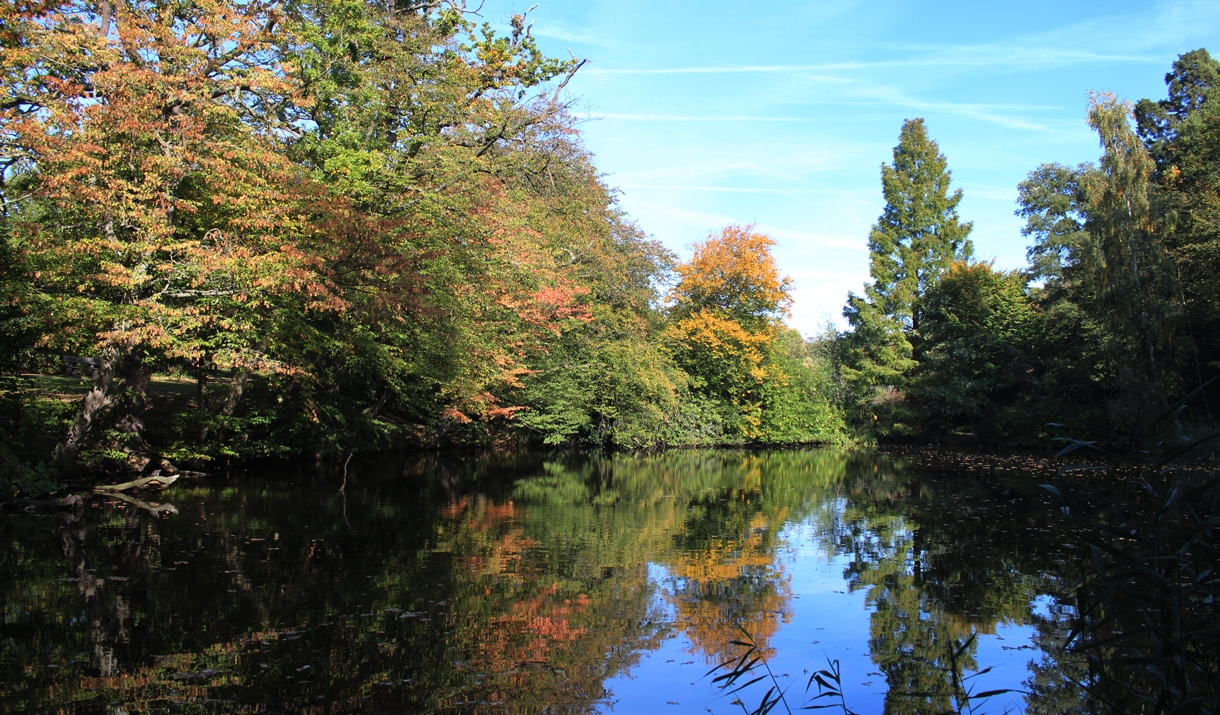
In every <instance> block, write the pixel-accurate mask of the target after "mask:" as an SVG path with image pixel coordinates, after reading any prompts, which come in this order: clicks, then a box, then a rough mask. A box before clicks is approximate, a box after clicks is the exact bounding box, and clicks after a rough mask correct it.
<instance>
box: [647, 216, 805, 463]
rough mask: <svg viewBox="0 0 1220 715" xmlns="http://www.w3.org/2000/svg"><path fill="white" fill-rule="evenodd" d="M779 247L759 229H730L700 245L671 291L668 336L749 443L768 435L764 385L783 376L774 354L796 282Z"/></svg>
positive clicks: (705, 390) (681, 362) (734, 428)
mask: <svg viewBox="0 0 1220 715" xmlns="http://www.w3.org/2000/svg"><path fill="white" fill-rule="evenodd" d="M773 245H775V242H774V241H772V240H771V239H770V238H769V237H767V236H765V235H763V234H760V233H755V232H754V230H753V227H752V226H727V227H725V228H724V229H723V230H722V231H721V232H720V234H719V235H712V236H709V237H708V239H707V240H706V241H704V242H703V243H699V244H696V245H695V253H694V256H693V257H692V258H691V260H690V261H689V262H687V263H684V264H682V265H679V266H678V276H679V281H678V284H677V285H676V286H675V287H674V289H673V290H672V291H671V292H670V301H671V306H670V317H671V320H672V323H671V325H670V327H669V331H668V338H669V340H670V342H671V343H672V344H673V346H674V355H675V358H676V359H677V362H678V365H679V366H681V367H682V368H683V369H684V370H685V371H686V372H687V373H688V374H690V375H691V376H692V377H694V378H695V379H696V381H697V385H696V386H697V388H698V389H700V390H701V391H702V392H703V393H704V394H706V395H708V396H709V397H711V398H712V399H714V400H716V401H717V402H718V403H719V404H720V405H722V406H723V408H724V418H725V422H726V425H728V426H729V428H730V431H731V432H735V433H736V434H738V435H740V436H744V437H746V438H747V439H756V438H758V437H759V436H761V432H760V426H761V424H762V399H761V396H760V394H759V390H760V387H761V386H762V385H763V384H764V383H765V382H767V381H768V380H772V379H782V376H781V374H780V373H779V372H778V371H777V370H776V369H775V368H774V367H773V366H772V365H771V363H770V361H769V360H768V351H769V348H770V346H771V343H772V342H773V341H774V340H775V335H776V331H777V329H778V328H779V325H780V319H781V317H782V316H783V315H786V314H787V309H788V304H789V302H790V301H791V298H790V294H789V283H790V282H789V279H788V278H786V277H782V276H781V275H780V272H779V267H778V266H777V265H776V263H775V258H774V257H773V256H772V255H771V246H773Z"/></svg>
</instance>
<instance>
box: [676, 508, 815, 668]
mask: <svg viewBox="0 0 1220 715" xmlns="http://www.w3.org/2000/svg"><path fill="white" fill-rule="evenodd" d="M783 523H784V522H783V518H782V517H779V518H774V519H773V518H771V517H768V516H767V515H765V514H754V515H753V517H751V518H750V519H749V522H748V530H747V531H746V533H745V534H743V535H742V536H741V537H740V538H738V539H733V538H731V537H729V538H719V537H716V538H712V539H711V540H710V542H709V543H707V544H706V545H705V546H704V547H703V548H700V549H691V550H684V551H682V552H681V553H679V554H677V555H676V556H675V557H674V558H673V560H672V562H671V563H670V564H669V571H670V575H671V577H672V580H671V590H670V592H669V593H668V594H667V595H668V597H669V601H670V603H672V604H673V606H674V608H675V610H676V613H677V623H678V625H679V627H681V628H682V630H683V632H684V633H685V634H686V637H687V638H689V639H690V642H691V647H692V649H693V650H694V652H697V653H700V654H702V655H703V658H704V660H705V661H707V662H708V664H716V663H720V662H723V661H724V660H725V659H726V657H727V656H728V655H729V653H730V651H731V647H730V645H729V643H730V641H733V640H736V639H739V638H740V637H741V631H740V630H739V629H738V625H739V624H740V625H741V626H742V627H744V628H745V629H746V630H747V631H749V633H750V635H752V636H753V637H754V639H755V641H756V642H757V643H758V644H759V645H760V646H761V647H762V649H763V651H764V653H765V654H766V655H767V656H770V655H773V653H772V652H771V651H770V649H769V648H768V647H767V643H768V642H769V640H770V639H771V637H772V636H774V635H775V633H776V632H777V631H778V630H779V625H780V621H781V619H782V620H783V622H784V623H787V622H788V621H789V620H790V619H791V617H792V614H791V609H790V605H791V600H792V588H791V585H790V583H789V578H788V576H787V574H785V573H784V570H783V566H782V565H781V564H779V563H777V561H776V558H775V557H776V554H775V546H774V541H775V531H776V526H773V524H774V525H777V526H782V525H783Z"/></svg>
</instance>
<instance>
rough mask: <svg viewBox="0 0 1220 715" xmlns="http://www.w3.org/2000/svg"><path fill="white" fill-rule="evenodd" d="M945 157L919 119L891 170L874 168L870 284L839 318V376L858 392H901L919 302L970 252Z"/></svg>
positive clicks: (905, 131) (905, 128) (907, 130)
mask: <svg viewBox="0 0 1220 715" xmlns="http://www.w3.org/2000/svg"><path fill="white" fill-rule="evenodd" d="M949 181H950V172H949V170H948V168H947V162H946V160H945V156H944V154H941V153H940V149H939V147H938V146H937V145H936V142H934V141H932V139H930V138H929V137H928V132H927V128H926V127H925V126H924V121H923V119H910V120H907V121H906V122H905V123H903V125H902V133H901V134H900V135H899V140H898V146H896V147H894V162H893V164H891V165H889V166H886V165H884V164H883V165H882V166H881V190H882V193H883V195H884V196H885V209H884V210H883V211H882V212H881V216H880V217H879V218H878V219H877V223H876V224H874V225H873V228H872V231H871V232H870V233H869V237H868V249H869V274H870V275H871V276H872V279H873V280H872V283H870V284H869V285H866V286H865V287H864V295H863V296H858V295H856V294H854V293H852V294H850V295H849V296H848V299H847V307H846V308H844V310H843V314H844V316H845V317H846V318H847V320H848V322H849V323H850V324H851V326H852V339H851V340H850V341H849V344H850V345H851V349H850V351H849V355H848V356H847V359H846V360H845V363H846V364H845V366H844V376H845V377H846V378H847V379H848V380H849V381H852V382H855V383H857V384H861V385H864V386H870V387H872V386H882V385H889V386H894V387H898V386H901V384H902V383H903V381H904V379H905V375H906V374H907V373H908V372H909V371H910V369H911V368H912V367H914V365H915V361H914V355H913V350H912V346H911V337H912V334H914V333H916V332H917V331H918V330H919V318H920V314H919V313H920V309H919V298H920V297H921V296H922V295H923V294H924V293H925V292H926V291H927V289H928V287H929V286H931V285H933V284H935V283H936V281H937V280H938V279H939V277H940V275H941V273H943V272H944V271H945V270H946V269H948V267H949V265H950V264H951V263H952V262H953V261H954V260H967V259H969V258H970V256H971V254H972V253H973V247H972V245H971V242H970V240H969V238H968V237H969V235H970V229H971V227H972V224H971V223H969V222H965V223H963V222H962V221H960V220H959V218H958V214H957V206H958V204H959V203H961V200H962V191H961V189H957V190H956V191H950V190H949Z"/></svg>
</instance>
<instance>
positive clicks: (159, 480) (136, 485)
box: [93, 475, 178, 492]
mask: <svg viewBox="0 0 1220 715" xmlns="http://www.w3.org/2000/svg"><path fill="white" fill-rule="evenodd" d="M176 481H178V477H177V476H172V477H163V476H161V475H157V476H153V477H141V478H139V479H134V480H132V481H130V482H123V483H122V484H102V485H100V486H96V487H94V488H93V491H95V492H125V491H128V490H130V489H164V488H166V487H168V486H169V485H171V484H173V483H174V482H176Z"/></svg>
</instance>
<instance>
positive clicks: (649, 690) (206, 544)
mask: <svg viewBox="0 0 1220 715" xmlns="http://www.w3.org/2000/svg"><path fill="white" fill-rule="evenodd" d="M908 461H909V460H908ZM1014 465H1016V466H1013V465H1009V464H1007V463H1005V462H1003V461H1002V460H1001V461H995V462H993V463H988V464H986V465H985V468H981V469H973V470H966V471H951V470H950V471H946V470H943V469H941V470H931V469H926V468H920V467H918V466H912V465H910V464H907V463H904V460H902V459H898V458H894V457H887V456H885V455H880V454H871V453H855V452H841V451H830V450H803V451H761V452H754V451H724V450H720V451H712V450H708V451H676V452H668V453H663V454H658V455H610V456H560V457H555V456H552V457H547V456H543V455H528V454H518V455H510V456H499V457H479V458H474V457H469V458H456V457H453V458H446V457H422V458H420V457H417V458H412V459H409V460H403V459H397V460H386V461H384V462H377V463H372V464H364V465H353V467H352V469H351V473H350V478H349V480H348V483H347V487H346V489H345V490H344V491H343V492H338V491H337V490H336V489H337V487H338V483H337V480H336V479H335V478H334V477H333V476H328V477H325V478H323V477H321V476H318V477H310V476H305V477H302V476H300V475H276V474H264V475H262V476H259V475H251V474H244V475H242V476H241V477H240V478H238V477H236V476H233V477H229V478H223V477H219V476H213V477H207V478H201V479H196V480H190V481H187V480H180V481H179V482H178V483H177V484H175V485H173V486H172V487H170V488H169V489H167V490H165V491H164V492H162V493H160V494H156V495H149V494H148V493H144V494H138V495H135V498H128V499H126V500H124V499H119V498H109V497H94V498H93V499H92V500H91V501H90V502H89V503H88V504H87V506H86V507H85V508H84V509H83V511H81V512H80V513H79V514H77V515H48V516H31V515H21V516H7V517H4V518H2V519H0V529H2V530H3V541H2V542H0V543H3V545H4V548H3V549H2V550H0V596H2V598H3V609H4V610H3V623H2V626H0V709H3V710H4V711H6V712H20V713H25V712H30V713H33V712H38V713H42V712H65V713H116V714H117V713H123V712H126V713H135V712H156V711H173V712H315V713H327V712H334V713H337V712H368V713H401V712H408V713H412V712H454V713H456V712H486V713H503V712H511V713H532V712H547V713H559V712H605V713H610V712H613V713H620V714H622V713H708V712H710V713H731V712H741V707H740V706H739V705H737V704H735V703H734V700H736V699H738V698H740V700H741V701H742V702H743V703H744V704H745V705H747V706H748V707H750V708H753V707H754V706H756V705H757V704H758V703H759V702H760V701H761V699H762V698H763V697H764V694H765V692H766V690H767V689H768V687H770V685H771V684H772V683H773V682H774V683H778V684H779V685H780V686H781V687H784V688H788V689H787V691H786V693H787V694H786V698H787V701H788V706H789V707H791V709H792V711H794V712H795V711H796V710H797V709H798V707H800V706H801V705H802V704H804V703H806V702H807V700H808V698H811V697H813V696H815V695H817V694H818V692H819V689H818V686H817V685H816V684H815V685H814V686H813V687H812V688H810V689H809V691H808V692H807V693H806V684H807V683H808V681H809V678H810V676H811V675H812V674H814V673H815V672H817V671H821V670H830V669H831V668H830V663H831V662H834V661H837V663H838V667H839V668H840V672H841V677H840V679H839V684H840V686H841V691H842V696H843V702H844V703H845V704H846V706H847V707H848V708H850V709H851V710H853V711H855V712H858V713H881V712H886V713H907V712H910V713H917V712H933V711H939V710H943V709H949V708H952V707H955V704H954V701H952V700H951V699H950V697H949V694H950V693H951V692H952V690H953V688H954V683H955V682H963V681H961V679H963V678H968V679H967V680H964V687H965V688H967V689H972V690H971V691H970V692H973V693H974V694H976V695H977V694H981V693H984V692H986V691H996V690H998V691H1007V692H1000V693H997V694H995V695H992V696H990V697H987V698H982V699H979V700H976V701H972V702H971V703H970V705H971V707H972V709H973V710H974V712H997V713H998V712H1005V711H1008V712H1021V711H1028V710H1030V709H1031V703H1034V704H1037V706H1038V707H1037V710H1038V711H1039V712H1070V711H1071V710H1072V708H1073V707H1075V706H1077V705H1079V699H1078V698H1079V694H1078V693H1077V692H1075V691H1074V690H1072V689H1071V688H1070V687H1065V686H1064V685H1063V684H1064V682H1065V680H1064V675H1065V673H1068V671H1070V669H1071V668H1074V667H1079V666H1078V665H1075V664H1074V663H1072V662H1070V661H1068V660H1067V659H1066V658H1063V657H1060V656H1059V655H1057V654H1058V652H1059V651H1058V650H1056V648H1055V647H1054V646H1055V645H1056V644H1057V643H1060V642H1062V639H1063V636H1064V633H1065V630H1064V629H1065V622H1066V620H1067V618H1068V616H1069V615H1070V609H1069V608H1068V607H1067V606H1064V605H1060V604H1062V603H1067V602H1068V601H1067V599H1065V597H1064V593H1063V592H1064V591H1068V590H1070V588H1071V586H1072V584H1073V583H1074V582H1075V580H1076V578H1077V575H1076V571H1075V569H1076V568H1078V566H1077V561H1078V560H1079V556H1080V551H1081V549H1080V547H1079V543H1078V541H1077V540H1076V538H1075V535H1074V533H1073V531H1072V529H1073V528H1074V527H1073V526H1072V522H1071V521H1070V520H1069V519H1068V518H1067V517H1065V516H1063V515H1062V514H1061V513H1060V512H1059V510H1058V509H1057V508H1056V506H1055V504H1054V500H1053V498H1052V497H1051V495H1050V494H1048V493H1047V492H1046V491H1045V490H1042V489H1039V488H1038V486H1037V481H1038V480H1037V479H1034V478H1032V477H1031V476H1030V475H1029V474H1028V473H1026V471H1025V470H1023V469H1022V468H1021V467H1020V466H1019V462H1017V463H1014ZM747 634H748V635H747ZM747 639H753V640H754V642H755V643H756V644H757V645H758V653H759V654H760V655H762V656H763V657H764V658H765V661H766V663H767V664H768V665H769V667H770V672H771V674H772V675H773V676H774V679H772V678H771V677H770V676H767V677H766V678H765V679H764V680H763V681H760V682H758V683H756V684H754V685H753V686H750V687H749V688H747V689H745V690H743V691H741V692H738V693H736V694H727V692H726V690H724V689H722V688H720V687H718V684H717V683H716V682H715V681H714V678H715V677H716V675H719V674H722V673H723V672H724V671H717V672H716V673H714V674H711V675H709V671H710V670H712V669H713V668H714V667H715V666H716V665H717V664H719V663H722V662H724V661H726V660H728V659H732V658H734V657H737V656H740V655H741V653H742V652H743V647H742V646H739V645H734V644H733V641H735V640H737V641H745V640H747ZM760 667H761V663H760ZM988 669H989V670H988ZM757 672H758V674H762V675H766V673H765V672H763V671H761V670H759V671H757ZM750 677H752V676H746V677H745V678H743V679H742V680H740V681H738V682H739V683H743V682H746V680H748V679H749V678H750ZM823 677H824V678H825V677H826V676H823ZM830 682H831V683H832V684H833V680H831V681H830ZM1026 691H1028V692H1032V693H1033V694H1032V695H1027V694H1025V693H1026ZM839 703H840V701H839V700H838V699H837V698H823V699H821V700H817V701H816V703H815V704H828V705H830V704H833V705H836V707H835V708H833V709H831V710H830V712H836V711H838V712H841V711H842V710H841V709H840V708H839V707H838V704H839ZM783 711H784V707H783V706H782V705H781V706H780V707H779V709H778V710H776V711H773V712H783Z"/></svg>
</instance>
